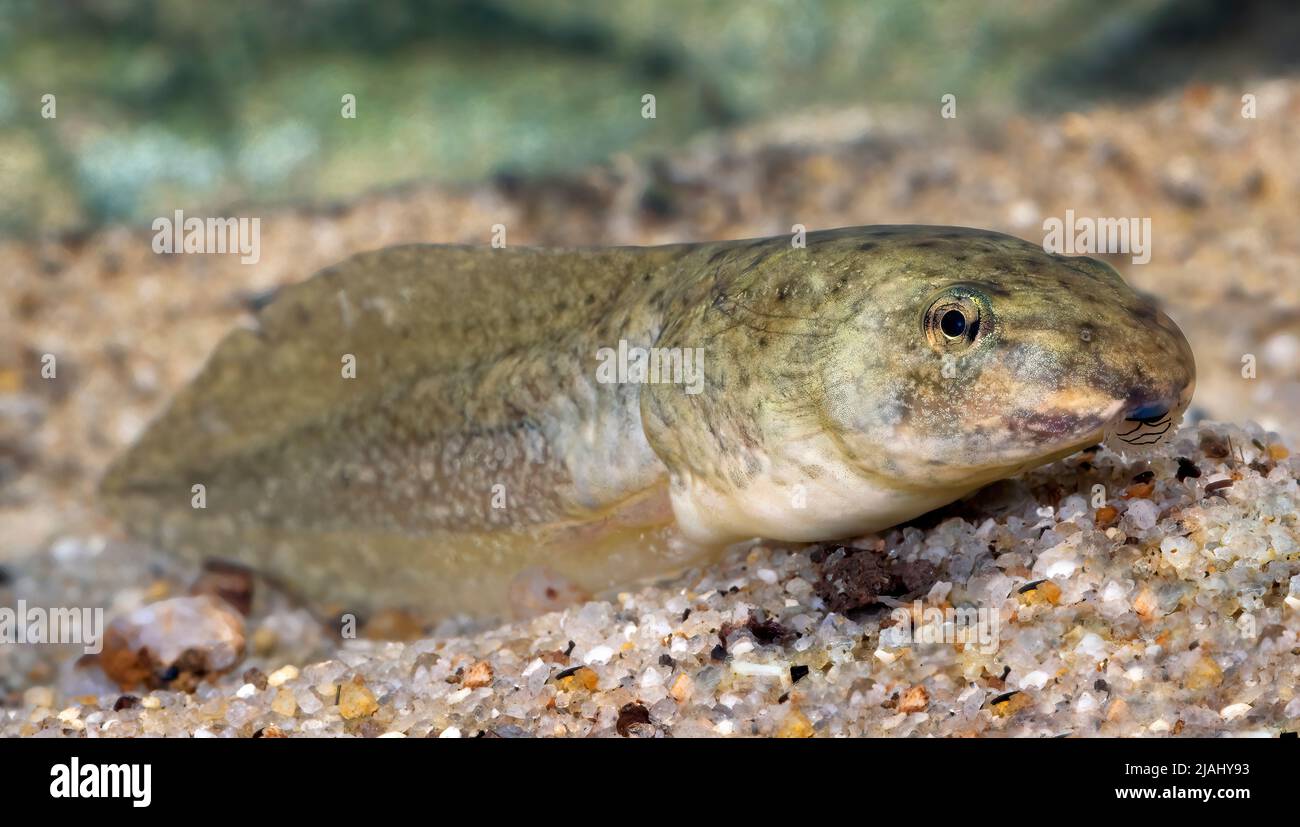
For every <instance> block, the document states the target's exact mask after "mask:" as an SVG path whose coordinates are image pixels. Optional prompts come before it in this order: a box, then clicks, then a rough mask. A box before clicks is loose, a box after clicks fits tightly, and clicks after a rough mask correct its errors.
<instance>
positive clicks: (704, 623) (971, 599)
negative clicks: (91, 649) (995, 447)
mask: <svg viewBox="0 0 1300 827" xmlns="http://www.w3.org/2000/svg"><path fill="white" fill-rule="evenodd" d="M1297 472H1300V461H1297V459H1295V458H1294V457H1292V456H1291V455H1290V454H1289V452H1288V451H1287V449H1286V448H1285V447H1283V446H1282V445H1281V444H1280V440H1279V439H1278V437H1277V436H1276V435H1274V434H1270V433H1267V432H1265V431H1263V430H1261V429H1259V428H1257V427H1255V426H1246V427H1238V426H1232V425H1223V424H1216V423H1202V424H1201V425H1200V426H1197V427H1189V428H1184V429H1183V430H1182V431H1180V432H1179V433H1178V435H1177V436H1176V437H1175V438H1174V439H1173V440H1171V441H1169V442H1168V443H1166V444H1165V445H1162V446H1159V447H1158V448H1155V449H1153V451H1152V452H1151V453H1150V455H1148V456H1146V457H1143V458H1141V459H1133V458H1125V457H1121V456H1120V455H1117V454H1115V453H1113V452H1111V451H1109V450H1107V449H1105V448H1100V449H1097V450H1094V451H1088V452H1084V453H1082V454H1079V455H1076V456H1074V457H1071V458H1069V459H1066V460H1063V461H1061V462H1058V463H1055V464H1053V465H1051V466H1047V467H1045V468H1042V469H1039V470H1037V471H1034V472H1032V473H1030V474H1028V475H1026V476H1025V477H1022V478H1020V479H1017V480H1015V481H1011V482H1006V483H1001V484H998V485H996V486H994V487H992V488H990V489H986V490H985V491H984V492H981V493H980V494H978V495H976V496H975V497H974V498H972V499H970V500H968V501H966V502H964V503H960V504H958V505H956V506H952V507H950V508H948V509H946V510H944V511H943V512H940V513H938V514H935V515H930V516H928V517H927V518H925V519H923V520H921V521H917V522H916V523H914V524H910V525H908V526H906V527H904V528H901V529H895V530H891V531H887V532H883V533H881V534H878V535H870V536H868V537H864V538H860V539H859V540H857V541H854V542H852V543H849V544H847V546H848V547H847V548H846V547H839V546H834V545H831V546H819V547H813V548H774V547H767V546H755V547H751V548H743V549H737V550H735V551H733V552H731V553H730V554H729V555H728V556H727V558H726V559H725V560H724V561H722V562H721V563H719V564H718V565H716V566H714V567H710V568H707V569H696V570H693V571H691V572H688V573H686V574H685V575H683V576H682V577H679V578H677V579H674V580H672V581H669V582H665V583H661V584H658V585H655V586H652V587H647V588H643V589H640V590H637V591H629V592H627V593H623V594H619V595H617V597H616V598H614V599H612V600H608V601H596V602H590V603H587V604H585V605H581V606H575V607H572V608H570V609H568V610H566V611H563V612H557V613H551V614H548V615H544V616H541V617H538V618H535V619H532V620H528V621H521V622H515V623H509V624H506V625H503V626H500V627H497V628H491V629H486V630H482V631H478V632H474V633H456V628H457V627H456V625H455V624H445V625H444V627H443V628H442V633H441V634H438V635H436V636H434V637H430V638H426V639H421V640H416V641H412V642H408V643H385V642H376V641H369V640H350V641H346V642H344V643H338V642H336V641H334V640H332V639H331V638H330V636H329V635H327V634H325V633H324V632H322V630H321V627H320V625H319V624H318V623H317V622H316V621H315V620H313V619H312V618H311V617H310V615H308V614H307V613H306V612H305V611H303V610H301V609H292V608H289V607H285V606H283V605H282V606H279V607H276V608H274V609H273V610H272V611H270V612H269V613H266V612H264V613H263V614H262V615H261V616H260V617H259V616H258V614H257V613H254V615H253V616H252V617H250V619H249V625H250V632H249V638H250V645H249V655H248V658H247V659H246V660H245V661H244V662H243V663H241V664H239V665H238V666H237V667H235V668H234V669H232V670H231V671H230V672H228V673H227V674H225V675H222V676H220V677H218V678H217V679H215V681H213V680H205V681H201V682H199V683H198V684H197V686H196V687H195V688H194V691H192V692H185V691H175V690H174V688H173V690H172V691H166V690H157V691H153V692H147V691H143V690H133V691H130V692H126V693H124V692H123V691H121V690H120V689H118V688H117V687H115V686H113V685H112V684H111V683H110V682H109V681H107V679H106V678H104V677H103V674H102V672H100V670H99V669H98V668H97V667H96V666H95V665H94V664H88V663H87V662H85V661H84V660H83V661H82V662H81V663H80V664H77V663H76V662H75V661H73V660H71V659H70V660H68V661H66V662H64V663H63V664H62V665H61V666H59V667H56V668H54V669H53V671H50V668H49V667H45V672H44V674H45V675H46V676H47V677H48V678H49V680H47V681H46V682H44V683H35V684H34V685H31V686H27V687H25V688H23V689H21V690H18V689H11V690H10V692H9V694H8V696H7V705H6V706H5V707H4V708H3V709H0V734H3V735H6V736H15V735H37V736H47V737H48V736H59V735H67V736H75V737H131V736H167V735H178V736H184V735H194V736H197V737H253V736H258V737H274V736H319V735H353V736H388V737H398V736H412V737H477V736H489V737H491V736H497V737H512V736H523V735H542V736H583V737H585V736H615V737H617V736H627V737H635V736H675V737H685V736H745V735H764V736H783V737H809V736H845V735H868V736H927V735H931V736H979V735H989V736H1003V735H1029V736H1061V735H1074V736H1089V735H1151V736H1170V735H1185V736H1191V735H1214V734H1222V733H1227V734H1238V735H1259V736H1276V735H1278V734H1280V733H1282V732H1293V731H1295V730H1296V729H1297V728H1298V727H1300V696H1298V695H1297V685H1300V657H1297V653H1300V542H1298V534H1297V525H1296V521H1297V517H1296V511H1297V506H1298V505H1300V488H1298V487H1297V483H1296V475H1297ZM1097 485H1101V486H1104V497H1105V501H1104V504H1101V505H1100V507H1097V506H1096V505H1095V504H1094V497H1095V496H1096V492H1097V489H1095V488H1094V486H1097ZM1096 502H1097V503H1101V500H1100V499H1099V500H1097V501H1096ZM68 542H69V541H65V548H64V550H63V553H64V554H65V556H66V554H67V548H66V546H67V543H68ZM56 545H57V544H56ZM54 556H55V555H54V552H51V557H54ZM101 556H103V555H102V554H101ZM147 559H148V558H145V557H142V558H139V561H141V565H143V562H142V561H145V560H147ZM105 565H111V566H113V567H115V568H116V569H117V571H118V575H117V576H118V582H119V583H121V584H123V588H124V589H125V590H126V591H124V592H120V593H118V594H117V596H116V598H115V600H114V602H110V603H109V605H110V607H112V606H116V607H117V613H118V614H121V613H123V612H125V611H127V610H129V609H130V608H131V607H132V606H133V605H137V604H141V603H147V602H148V598H149V595H148V594H147V592H148V587H147V586H141V585H140V584H141V582H144V580H146V579H147V578H146V577H145V574H146V572H145V571H144V570H141V569H139V568H133V566H134V564H130V563H123V561H122V560H120V559H119V560H109V561H106V563H105ZM148 565H149V566H154V565H156V563H155V562H150V563H149V564H148ZM93 568H94V566H87V565H85V561H84V560H80V561H77V562H76V565H75V566H69V567H68V570H69V571H72V570H73V569H75V570H76V571H78V572H85V571H87V570H88V569H93ZM149 571H151V572H153V573H155V574H156V571H157V570H156V569H149ZM67 576H68V577H70V576H72V575H67ZM80 576H83V577H86V578H88V579H87V580H86V583H87V584H98V585H99V586H102V585H103V582H104V580H103V578H102V577H101V578H100V580H98V581H96V580H94V579H93V577H94V575H93V574H82V575H80ZM38 581H40V582H39V583H38ZM56 581H57V582H56ZM125 584H131V585H130V586H129V587H128V586H126V585H125ZM42 585H43V586H44V588H45V589H46V590H47V591H48V592H49V593H50V594H61V595H64V596H65V598H66V595H67V593H68V590H69V583H68V582H67V577H65V578H63V579H62V580H60V579H59V578H57V577H55V576H54V575H53V574H52V573H51V572H42V573H39V574H38V573H34V572H32V571H27V572H21V573H20V574H19V576H18V577H17V579H15V580H14V581H13V582H10V583H9V584H8V585H6V586H5V587H4V588H5V589H8V590H10V594H9V595H6V599H8V597H9V596H10V595H12V593H13V592H14V590H16V589H19V588H22V587H24V586H25V587H27V588H31V589H37V590H39V589H40V588H41V587H42ZM88 587H89V586H88ZM132 590H133V591H132ZM127 592H129V596H124V595H125V594H126V593H127ZM918 601H919V602H918ZM832 609H834V610H832ZM946 609H951V610H952V611H951V612H948V613H947V614H945V615H944V617H943V619H944V621H946V623H947V626H946V627H944V626H943V625H942V624H934V623H930V622H929V621H930V620H932V619H933V618H935V617H936V616H937V615H938V613H942V612H943V611H944V610H946ZM959 610H961V612H962V613H961V614H957V612H958V611H959ZM980 610H984V612H983V613H982V614H981V613H980ZM114 612H115V610H114V609H113V608H110V610H109V615H110V620H111V619H112V616H113V615H114ZM908 618H911V619H912V620H913V624H912V626H911V627H910V628H911V634H910V637H909V633H908V629H909V626H908V623H907V622H906V620H907V619H908ZM994 618H996V619H994ZM968 623H975V624H976V626H975V631H974V632H973V635H974V636H972V637H968V638H965V639H958V638H957V637H956V634H957V629H958V628H965V626H966V625H967V624H968ZM253 627H256V630H255V631H254V630H253ZM268 628H270V629H272V630H273V634H272V633H268V632H267V631H266V630H267V629H268ZM945 628H946V631H945ZM980 634H982V635H983V637H982V638H981V637H980V636H979V635H980ZM259 636H260V637H261V638H262V640H260V641H259ZM268 636H270V637H271V638H272V639H273V640H272V641H271V642H269V644H268V641H267V637H268ZM21 649H22V647H13V646H8V647H0V667H5V668H8V669H12V668H22V669H25V670H27V672H28V674H35V675H37V676H39V675H40V674H42V669H41V668H40V667H38V666H37V665H34V664H33V663H31V662H25V661H23V660H22V659H23V658H30V657H32V655H31V649H32V647H27V651H26V652H22V651H19V650H21ZM295 653H296V654H295ZM305 655H310V657H305Z"/></svg>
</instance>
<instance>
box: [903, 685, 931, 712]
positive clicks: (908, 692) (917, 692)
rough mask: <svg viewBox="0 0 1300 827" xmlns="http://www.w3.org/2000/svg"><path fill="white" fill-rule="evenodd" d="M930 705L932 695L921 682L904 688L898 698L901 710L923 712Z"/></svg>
mask: <svg viewBox="0 0 1300 827" xmlns="http://www.w3.org/2000/svg"><path fill="white" fill-rule="evenodd" d="M929 705H930V696H929V694H928V693H927V692H926V691H925V687H924V686H921V685H920V684H918V685H916V686H911V687H908V688H907V689H905V690H903V694H902V696H901V697H900V698H899V699H898V711H899V712H921V711H923V710H924V709H925V708H926V707H927V706H929Z"/></svg>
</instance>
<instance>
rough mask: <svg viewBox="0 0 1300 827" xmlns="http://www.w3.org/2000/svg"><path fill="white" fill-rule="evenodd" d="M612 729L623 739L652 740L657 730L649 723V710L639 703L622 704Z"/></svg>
mask: <svg viewBox="0 0 1300 827" xmlns="http://www.w3.org/2000/svg"><path fill="white" fill-rule="evenodd" d="M614 729H615V730H617V731H618V734H619V735H622V736H623V737H624V738H652V737H654V736H655V735H656V734H657V728H656V727H655V725H654V724H653V723H652V722H651V721H650V710H648V709H646V708H645V705H644V704H642V703H641V702H640V701H633V702H632V703H628V704H623V707H622V708H621V709H619V711H618V721H617V722H616V723H615V724H614Z"/></svg>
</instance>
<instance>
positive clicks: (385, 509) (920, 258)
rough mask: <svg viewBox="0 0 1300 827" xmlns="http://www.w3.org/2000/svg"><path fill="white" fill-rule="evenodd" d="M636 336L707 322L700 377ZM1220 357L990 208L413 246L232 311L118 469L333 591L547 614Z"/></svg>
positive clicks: (837, 517) (1096, 435)
mask: <svg viewBox="0 0 1300 827" xmlns="http://www.w3.org/2000/svg"><path fill="white" fill-rule="evenodd" d="M946 308H947V309H951V308H957V309H960V310H961V311H962V313H963V314H965V315H964V316H963V318H964V319H967V320H968V322H969V324H968V325H967V330H966V332H965V333H964V334H963V335H962V336H959V337H957V338H955V339H954V338H950V337H948V336H947V335H946V334H945V333H944V332H943V330H942V329H941V327H940V326H938V323H937V318H938V317H936V316H935V314H936V313H939V314H940V316H941V315H942V313H940V311H943V312H946V310H945V309H946ZM620 340H625V341H626V342H627V343H628V344H629V345H635V346H642V347H649V346H652V345H653V346H657V347H661V348H666V347H676V348H701V347H702V348H704V359H703V366H704V376H705V378H704V382H703V387H702V392H700V393H698V394H691V393H687V392H686V387H685V386H684V385H682V384H671V383H660V384H641V383H623V384H616V383H615V384H607V383H602V382H599V381H597V365H598V362H599V359H598V352H599V350H600V348H604V347H609V348H617V346H618V343H619V341H620ZM346 354H351V355H353V356H355V360H356V377H355V378H344V377H343V375H342V370H341V369H342V360H343V358H344V356H345V355H346ZM1194 372H1195V371H1194V365H1193V362H1192V357H1191V352H1190V349H1189V348H1188V346H1187V343H1186V341H1185V340H1184V338H1183V336H1182V334H1181V333H1180V332H1179V331H1178V329H1177V327H1176V326H1174V324H1173V323H1172V322H1171V321H1170V320H1169V319H1168V318H1167V317H1165V316H1164V315H1163V314H1162V313H1160V312H1159V311H1158V310H1157V309H1156V308H1155V307H1154V306H1153V305H1152V304H1151V303H1150V301H1149V300H1147V299H1144V298H1142V297H1140V296H1139V295H1137V294H1136V293H1134V292H1133V291H1132V290H1131V289H1130V288H1128V287H1127V286H1126V285H1125V284H1124V283H1123V281H1122V280H1121V279H1120V278H1119V276H1118V275H1117V274H1116V273H1115V272H1114V270H1112V269H1111V268H1110V267H1108V266H1107V265H1105V264H1102V263H1100V262H1098V261H1094V260H1091V259H1086V258H1067V257H1063V256H1054V255H1049V254H1047V253H1045V252H1043V250H1042V248H1041V247H1037V246H1035V245H1032V244H1029V243H1027V242H1024V241H1021V240H1019V239H1015V238H1011V237H1009V236H1004V235H1000V234H997V233H990V232H984V231H979V230H968V229H962V228H955V227H921V226H898V227H888V226H886V227H859V228H849V229H842V230H830V231H825V232H814V233H810V234H809V235H808V238H807V247H806V248H796V247H794V246H792V244H791V240H790V238H789V237H786V236H780V237H775V238H769V239H758V240H747V241H737V242H724V243H710V244H699V245H678V246H670V247H657V248H613V249H605V250H569V251H562V250H557V251H548V250H533V249H507V250H491V249H481V248H464V247H449V246H410V247H400V248H393V249H387V250H380V251H376V252H372V253H365V254H362V255H359V256H356V257H354V258H352V259H350V260H348V261H346V262H344V263H342V264H340V265H338V266H336V267H333V268H330V269H328V270H325V271H323V272H322V273H320V274H318V275H317V276H316V277H314V278H312V279H310V280H308V281H306V282H304V283H302V284H299V285H296V286H293V287H291V288H287V289H286V290H284V291H283V292H282V294H281V295H280V296H278V297H277V298H276V300H275V301H273V302H272V303H271V304H270V305H269V306H267V307H266V308H265V309H263V310H262V311H261V313H260V314H259V316H258V318H257V320H256V326H255V327H253V328H252V329H240V330H237V331H235V332H233V333H232V334H231V335H230V336H229V337H228V338H227V339H226V340H225V341H224V342H223V343H222V344H221V346H220V347H219V348H218V349H217V351H216V352H215V353H214V355H213V356H212V358H211V360H210V362H209V363H208V365H207V366H206V367H205V369H204V370H203V371H202V373H201V374H200V375H199V376H198V378H196V379H195V381H194V382H193V383H192V384H191V385H190V386H189V387H187V388H186V389H185V390H183V391H182V392H181V393H180V394H179V395H178V396H177V398H176V399H175V400H174V402H173V403H172V406H171V408H170V410H168V412H167V413H166V414H165V415H164V416H162V417H161V418H160V419H159V420H158V421H157V422H155V423H154V424H153V425H152V427H151V428H150V429H149V431H148V432H147V433H146V434H145V436H144V437H143V438H142V439H141V440H140V442H139V443H138V444H137V445H136V446H135V447H134V448H133V449H132V450H131V451H130V452H128V453H127V454H126V455H125V456H124V457H122V458H121V459H120V460H119V461H118V462H117V463H116V464H115V465H114V467H113V468H112V469H110V472H109V474H108V476H107V478H106V479H105V482H104V492H105V494H106V496H107V498H108V499H109V500H110V502H111V503H112V504H113V508H114V510H115V511H116V512H117V513H118V514H119V515H121V516H122V517H123V519H124V521H125V522H126V524H127V525H128V526H130V527H131V528H132V529H133V530H134V531H135V532H137V533H139V534H142V535H145V536H148V537H150V538H152V539H153V540H154V541H156V542H159V543H160V544H161V545H163V546H164V547H165V548H169V549H175V550H177V551H181V552H187V553H190V554H195V555H209V556H220V557H226V558H235V559H241V560H244V561H246V562H250V563H252V564H254V565H256V566H259V567H261V568H263V569H265V570H268V571H269V572H271V573H273V574H276V575H279V576H280V577H281V579H283V580H284V581H286V582H287V583H289V584H290V585H291V586H294V587H297V588H298V589H300V590H301V591H303V592H304V593H305V594H306V595H307V596H308V597H309V598H312V599H313V600H315V601H316V602H324V603H326V604H329V605H331V606H332V607H336V608H342V609H345V610H358V611H360V610H365V609H367V608H370V607H373V606H375V605H391V604H406V605H413V606H416V607H419V608H421V609H424V610H428V611H433V612H438V613H444V612H451V611H457V612H469V613H473V614H494V613H500V612H503V611H507V610H510V609H513V610H515V611H517V612H518V611H523V612H527V611H535V610H538V609H542V608H548V607H549V605H550V604H551V603H554V602H557V601H558V602H563V601H564V600H567V599H572V598H573V597H576V596H578V595H580V594H581V593H583V592H595V591H599V590H603V589H607V588H610V587H612V586H617V585H623V584H627V583H631V582H634V581H636V580H639V579H643V578H645V577H649V576H654V575H659V574H665V573H671V572H672V571H673V570H675V569H679V568H681V567H683V566H685V565H686V564H688V563H691V562H694V561H698V560H701V559H706V558H707V557H708V556H709V555H711V554H716V553H717V551H718V550H719V549H720V548H721V547H723V546H725V545H726V544H727V543H731V542H735V541H738V540H742V539H746V538H749V537H753V536H764V537H767V538H769V539H775V540H789V541H811V540H830V539H836V538H839V537H845V536H851V535H853V534H855V533H860V532H864V531H870V530H875V529H879V528H883V527H886V526H889V525H893V524H895V523H897V522H899V521H902V520H905V519H909V518H911V517H914V516H916V515H918V514H920V513H923V512H924V511H927V510H929V509H931V508H934V507H937V506H939V505H942V504H944V503H946V502H950V501H952V500H954V499H956V498H958V497H960V496H962V495H964V494H966V493H968V492H970V491H972V490H974V489H976V488H978V487H979V486H981V485H983V484H985V483H987V482H989V481H992V480H995V479H998V478H1001V477H1005V476H1008V475H1011V474H1014V473H1016V472H1018V471H1019V470H1021V469H1024V468H1027V467H1032V466H1034V465H1037V464H1040V463H1042V462H1047V461H1050V460H1051V459H1054V458H1056V457H1059V456H1063V455H1065V454H1068V453H1071V452H1073V451H1075V450H1077V449H1079V448H1081V447H1084V446H1086V445H1089V444H1092V443H1094V442H1097V441H1099V440H1100V439H1101V438H1102V437H1103V436H1104V435H1105V432H1106V431H1107V429H1108V428H1111V427H1113V426H1115V425H1117V424H1120V423H1123V421H1124V419H1125V418H1126V417H1127V416H1134V415H1142V416H1144V417H1147V416H1148V414H1150V413H1151V412H1152V411H1157V412H1164V411H1167V412H1168V413H1169V415H1170V417H1172V418H1173V419H1174V421H1176V417H1177V415H1178V414H1179V413H1181V411H1182V410H1183V409H1184V408H1185V407H1186V405H1187V402H1188V401H1189V399H1190V395H1191V392H1192V387H1193V384H1194ZM1157 418H1158V417H1151V421H1152V422H1154V421H1155V419H1157ZM1134 427H1136V428H1138V429H1146V428H1147V425H1144V424H1141V423H1136V424H1135V426H1134ZM1125 430H1129V429H1127V428H1126V429H1125ZM195 484H202V485H204V486H205V489H206V491H205V493H206V498H207V503H206V506H207V507H206V508H204V509H194V508H192V507H191V497H192V493H191V491H192V488H191V487H192V486H193V485H195ZM503 497H504V500H503V499H502V498H503ZM499 506H503V507H499Z"/></svg>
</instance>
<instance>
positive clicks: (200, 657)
mask: <svg viewBox="0 0 1300 827" xmlns="http://www.w3.org/2000/svg"><path fill="white" fill-rule="evenodd" d="M103 646H104V648H103V651H102V652H101V653H100V665H101V666H102V668H103V670H104V674H106V675H107V676H108V677H109V678H110V679H112V680H114V681H116V682H117V683H118V685H119V686H120V687H121V688H122V689H124V690H126V689H132V688H134V687H136V686H141V685H143V686H145V687H148V688H149V689H160V688H168V689H172V690H177V691H183V692H192V691H193V690H194V689H195V688H196V687H197V686H198V684H199V682H200V681H202V680H204V679H208V678H214V677H216V676H218V675H221V674H224V673H226V672H229V671H230V670H231V669H233V668H234V667H235V666H237V665H239V662H240V661H241V660H243V658H244V620H243V618H242V617H241V616H240V615H239V613H238V612H236V611H235V610H234V609H232V608H231V607H230V605H229V604H228V603H226V602H225V601H224V600H221V599H219V598H217V597H214V596H212V595H201V596H197V597H174V598H171V599H170V600H163V601H161V602H158V603H151V604H149V605H147V606H142V607H141V608H139V609H136V610H135V611H134V612H131V613H130V614H128V615H126V616H125V617H121V618H118V619H117V620H115V621H114V622H113V623H112V624H111V625H110V626H109V627H108V629H107V631H106V632H105V633H104V644H103Z"/></svg>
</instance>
